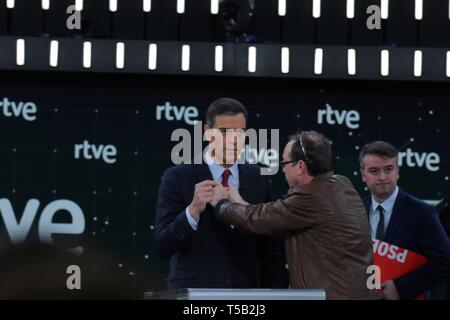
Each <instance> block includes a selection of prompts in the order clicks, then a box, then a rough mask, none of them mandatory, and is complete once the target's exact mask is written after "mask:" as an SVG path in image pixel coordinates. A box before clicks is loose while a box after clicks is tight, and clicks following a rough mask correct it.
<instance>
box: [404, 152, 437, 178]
mask: <svg viewBox="0 0 450 320" xmlns="http://www.w3.org/2000/svg"><path fill="white" fill-rule="evenodd" d="M440 163H441V158H440V157H439V154H437V153H436V152H430V153H427V152H422V153H419V152H413V151H412V149H411V148H407V149H406V151H404V152H399V153H398V165H399V166H400V167H401V166H403V165H405V166H407V167H410V168H414V167H419V168H422V167H424V166H425V168H427V170H428V171H432V172H436V171H439V164H440Z"/></svg>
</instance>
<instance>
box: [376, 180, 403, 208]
mask: <svg viewBox="0 0 450 320" xmlns="http://www.w3.org/2000/svg"><path fill="white" fill-rule="evenodd" d="M397 195H398V186H395V190H394V192H393V193H392V194H391V195H390V196H389V198H387V199H386V200H384V201H383V202H382V203H379V202H377V201H376V200H375V198H374V197H373V195H372V212H375V211H376V210H377V207H378V206H379V205H380V206H381V207H382V208H383V210H384V211H385V212H392V210H393V209H394V204H395V199H397Z"/></svg>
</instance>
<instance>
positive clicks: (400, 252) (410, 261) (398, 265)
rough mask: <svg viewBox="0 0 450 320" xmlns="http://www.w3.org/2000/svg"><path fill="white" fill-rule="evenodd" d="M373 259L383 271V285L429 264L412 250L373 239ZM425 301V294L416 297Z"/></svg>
mask: <svg viewBox="0 0 450 320" xmlns="http://www.w3.org/2000/svg"><path fill="white" fill-rule="evenodd" d="M373 259H374V263H375V265H377V266H378V267H380V270H381V275H380V276H381V283H383V282H385V281H387V280H393V279H396V278H399V277H400V276H402V275H404V274H407V273H409V272H411V271H414V270H416V269H418V268H420V267H421V266H423V265H424V264H426V263H427V259H426V258H425V257H424V256H422V255H420V254H418V253H416V252H413V251H410V250H406V249H403V248H400V247H398V246H394V245H393V244H389V243H387V242H383V241H380V240H378V239H373ZM416 300H425V293H422V294H420V295H419V296H417V297H416Z"/></svg>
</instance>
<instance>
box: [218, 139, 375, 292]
mask: <svg viewBox="0 0 450 320" xmlns="http://www.w3.org/2000/svg"><path fill="white" fill-rule="evenodd" d="M280 165H281V166H282V170H283V172H284V174H285V176H286V180H287V182H288V184H289V186H290V190H289V192H288V194H287V195H286V196H285V197H284V198H282V199H280V200H278V201H276V202H271V203H266V204H256V205H249V204H248V203H247V202H245V200H244V199H242V198H241V196H240V195H239V193H238V191H237V190H236V189H233V188H224V187H222V186H217V187H215V188H214V196H213V200H212V201H211V205H213V206H215V210H214V214H215V216H216V217H217V218H218V219H220V220H222V221H223V222H226V223H229V224H232V225H236V226H239V227H242V228H245V229H248V230H249V231H251V232H254V233H258V234H282V235H283V236H284V238H285V246H286V257H287V261H288V268H289V277H290V286H291V288H323V289H324V290H325V293H326V296H327V298H328V299H377V298H379V297H380V295H379V294H378V292H377V291H375V290H369V289H368V286H367V282H368V281H367V280H368V277H369V276H370V274H368V272H367V268H368V267H369V266H370V265H372V264H373V256H372V242H371V236H370V227H369V222H368V219H367V214H366V211H365V208H364V205H363V203H362V201H361V199H360V197H359V195H358V193H357V192H356V190H355V189H354V188H353V185H352V183H351V182H350V180H349V179H348V178H346V177H343V176H340V175H334V174H333V173H332V152H331V144H330V142H329V140H328V139H327V138H325V137H324V136H323V135H321V134H319V133H317V132H315V131H306V132H302V133H300V134H297V135H295V136H292V137H291V138H290V141H289V142H288V143H287V145H286V147H285V149H284V152H283V162H281V163H280Z"/></svg>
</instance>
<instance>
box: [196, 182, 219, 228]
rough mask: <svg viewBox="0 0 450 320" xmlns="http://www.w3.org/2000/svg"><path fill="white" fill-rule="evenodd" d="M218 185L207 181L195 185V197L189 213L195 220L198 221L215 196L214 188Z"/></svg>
mask: <svg viewBox="0 0 450 320" xmlns="http://www.w3.org/2000/svg"><path fill="white" fill-rule="evenodd" d="M217 184H218V183H217V182H215V181H212V180H205V181H202V182H200V183H197V184H196V185H195V191H194V197H193V199H192V202H191V204H190V205H189V212H190V214H191V216H192V218H194V219H195V220H198V219H199V217H200V213H202V212H203V211H205V208H206V204H207V203H209V202H210V201H211V199H212V197H213V195H214V187H215V186H216V185H217Z"/></svg>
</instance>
